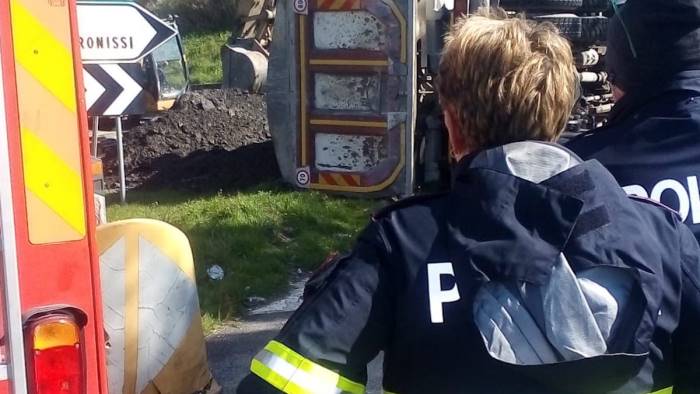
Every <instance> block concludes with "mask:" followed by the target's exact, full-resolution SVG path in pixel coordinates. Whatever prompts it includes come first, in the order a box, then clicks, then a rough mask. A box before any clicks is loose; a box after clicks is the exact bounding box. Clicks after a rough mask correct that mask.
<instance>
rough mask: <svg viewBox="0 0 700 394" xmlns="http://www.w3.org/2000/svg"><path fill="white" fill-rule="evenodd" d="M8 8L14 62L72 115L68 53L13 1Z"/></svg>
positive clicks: (72, 102)
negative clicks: (9, 10) (15, 60)
mask: <svg viewBox="0 0 700 394" xmlns="http://www.w3.org/2000/svg"><path fill="white" fill-rule="evenodd" d="M10 4H11V10H12V34H13V38H14V45H15V56H16V57H17V61H18V62H19V64H21V65H22V66H23V67H24V68H26V69H27V71H29V73H30V74H32V75H33V76H34V77H35V78H36V79H37V80H38V81H39V82H40V83H41V84H42V85H43V86H44V87H45V88H46V89H48V90H49V91H50V92H51V93H52V94H53V95H54V96H56V98H58V100H59V101H60V102H61V103H63V105H65V106H66V107H67V108H68V109H70V110H71V111H75V110H76V100H75V81H74V78H73V76H74V74H73V54H72V52H71V51H70V49H68V48H66V47H65V46H64V45H63V44H62V43H61V42H60V41H58V40H57V39H56V37H54V35H53V34H52V33H51V32H50V31H49V30H47V29H46V28H45V27H44V26H43V25H42V24H41V23H40V22H39V21H38V20H37V19H36V18H35V17H34V16H33V15H32V14H31V13H30V12H29V11H28V10H27V9H26V8H25V7H24V6H23V5H22V4H20V3H19V2H18V1H17V0H12V1H11V2H10ZM56 76H60V77H59V78H57V77H56ZM68 76H70V77H68Z"/></svg>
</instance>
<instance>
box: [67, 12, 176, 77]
mask: <svg viewBox="0 0 700 394" xmlns="http://www.w3.org/2000/svg"><path fill="white" fill-rule="evenodd" d="M78 30H79V31H80V50H81V56H82V58H83V63H102V62H110V63H112V62H114V63H117V62H119V63H130V62H137V61H139V60H141V59H143V57H144V56H146V55H148V54H149V53H151V52H153V51H154V50H155V49H156V48H158V47H159V46H161V45H162V44H163V43H165V42H166V41H168V40H169V39H170V38H172V37H173V36H174V35H175V34H177V30H175V29H174V28H173V27H171V26H170V25H168V24H167V23H165V22H163V21H161V20H160V19H158V17H156V16H155V15H153V14H151V13H150V12H148V10H146V9H145V8H143V7H141V6H140V5H138V4H136V3H132V2H104V1H99V2H95V1H79V2H78Z"/></svg>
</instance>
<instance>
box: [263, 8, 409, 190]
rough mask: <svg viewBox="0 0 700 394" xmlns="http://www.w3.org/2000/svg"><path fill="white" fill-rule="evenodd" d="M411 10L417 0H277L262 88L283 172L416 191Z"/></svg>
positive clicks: (311, 180) (336, 186) (301, 178)
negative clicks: (266, 68)
mask: <svg viewBox="0 0 700 394" xmlns="http://www.w3.org/2000/svg"><path fill="white" fill-rule="evenodd" d="M418 3H420V2H418ZM415 19H416V0H291V1H284V2H279V3H278V4H277V12H276V19H275V28H274V35H273V40H272V48H271V51H270V53H271V57H270V61H269V68H268V75H267V78H268V81H267V87H266V92H267V104H268V118H269V122H270V131H271V133H272V136H273V141H274V144H275V152H276V155H277V160H278V163H279V165H280V169H281V172H282V175H283V177H284V178H285V180H286V181H288V182H290V183H292V184H295V185H297V186H299V187H303V188H309V189H318V190H327V191H332V192H341V193H344V194H361V195H371V196H393V195H406V194H410V193H411V192H412V191H413V170H412V168H413V163H412V161H413V151H414V149H413V148H414V141H413V135H414V133H413V130H414V124H415V108H416V102H415V100H416V99H415V97H416V94H415V91H416V75H415V74H416V66H415V58H416V56H415V54H416V31H415V26H416V24H415V23H414V21H415Z"/></svg>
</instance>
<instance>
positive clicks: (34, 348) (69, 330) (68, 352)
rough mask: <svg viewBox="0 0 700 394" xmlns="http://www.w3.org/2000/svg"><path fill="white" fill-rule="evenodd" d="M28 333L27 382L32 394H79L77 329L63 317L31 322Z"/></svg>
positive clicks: (80, 363)
mask: <svg viewBox="0 0 700 394" xmlns="http://www.w3.org/2000/svg"><path fill="white" fill-rule="evenodd" d="M27 328H28V332H27V339H28V341H27V342H28V344H29V345H30V346H27V352H31V354H28V357H27V364H28V367H29V368H28V375H29V376H28V378H29V386H30V392H32V393H34V394H80V393H82V391H83V390H82V388H83V357H82V351H81V349H80V328H79V327H78V325H77V324H76V323H75V321H74V320H73V319H72V318H70V317H68V316H65V315H60V316H55V315H54V316H47V317H43V318H41V319H38V320H36V321H34V322H32V324H31V325H29V327H27Z"/></svg>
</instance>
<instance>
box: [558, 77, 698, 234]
mask: <svg viewBox="0 0 700 394" xmlns="http://www.w3.org/2000/svg"><path fill="white" fill-rule="evenodd" d="M567 147H568V148H569V149H571V150H573V151H574V152H575V153H577V154H578V155H579V156H580V157H581V158H583V159H584V160H586V159H591V158H594V159H597V160H598V161H600V162H601V163H602V164H603V165H604V166H605V167H606V168H607V169H608V170H609V171H610V172H611V173H612V174H613V176H614V177H615V178H616V179H617V181H618V182H619V183H620V185H622V186H624V187H626V190H627V191H628V193H635V194H638V195H642V196H646V197H650V198H652V199H655V200H660V201H661V202H662V203H664V204H665V205H667V206H669V207H671V208H673V209H675V210H677V211H679V212H680V214H681V216H682V218H683V219H684V221H685V223H686V224H688V225H689V226H690V228H691V229H692V230H693V232H694V233H695V236H696V237H698V238H700V191H699V188H698V185H699V184H700V180H699V179H698V177H700V71H686V72H683V73H681V74H679V75H677V76H676V77H675V78H673V79H672V80H671V81H666V82H654V81H650V83H649V84H648V86H646V88H645V90H644V91H639V92H629V93H628V94H627V95H626V96H625V97H623V99H622V100H621V101H620V102H618V103H617V104H616V105H615V108H614V109H613V113H612V117H611V119H610V120H609V122H608V124H607V125H606V126H605V127H602V128H600V129H597V130H594V131H592V132H591V133H589V134H585V135H583V136H580V137H578V138H576V139H574V140H572V141H571V142H569V143H568V144H567Z"/></svg>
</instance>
